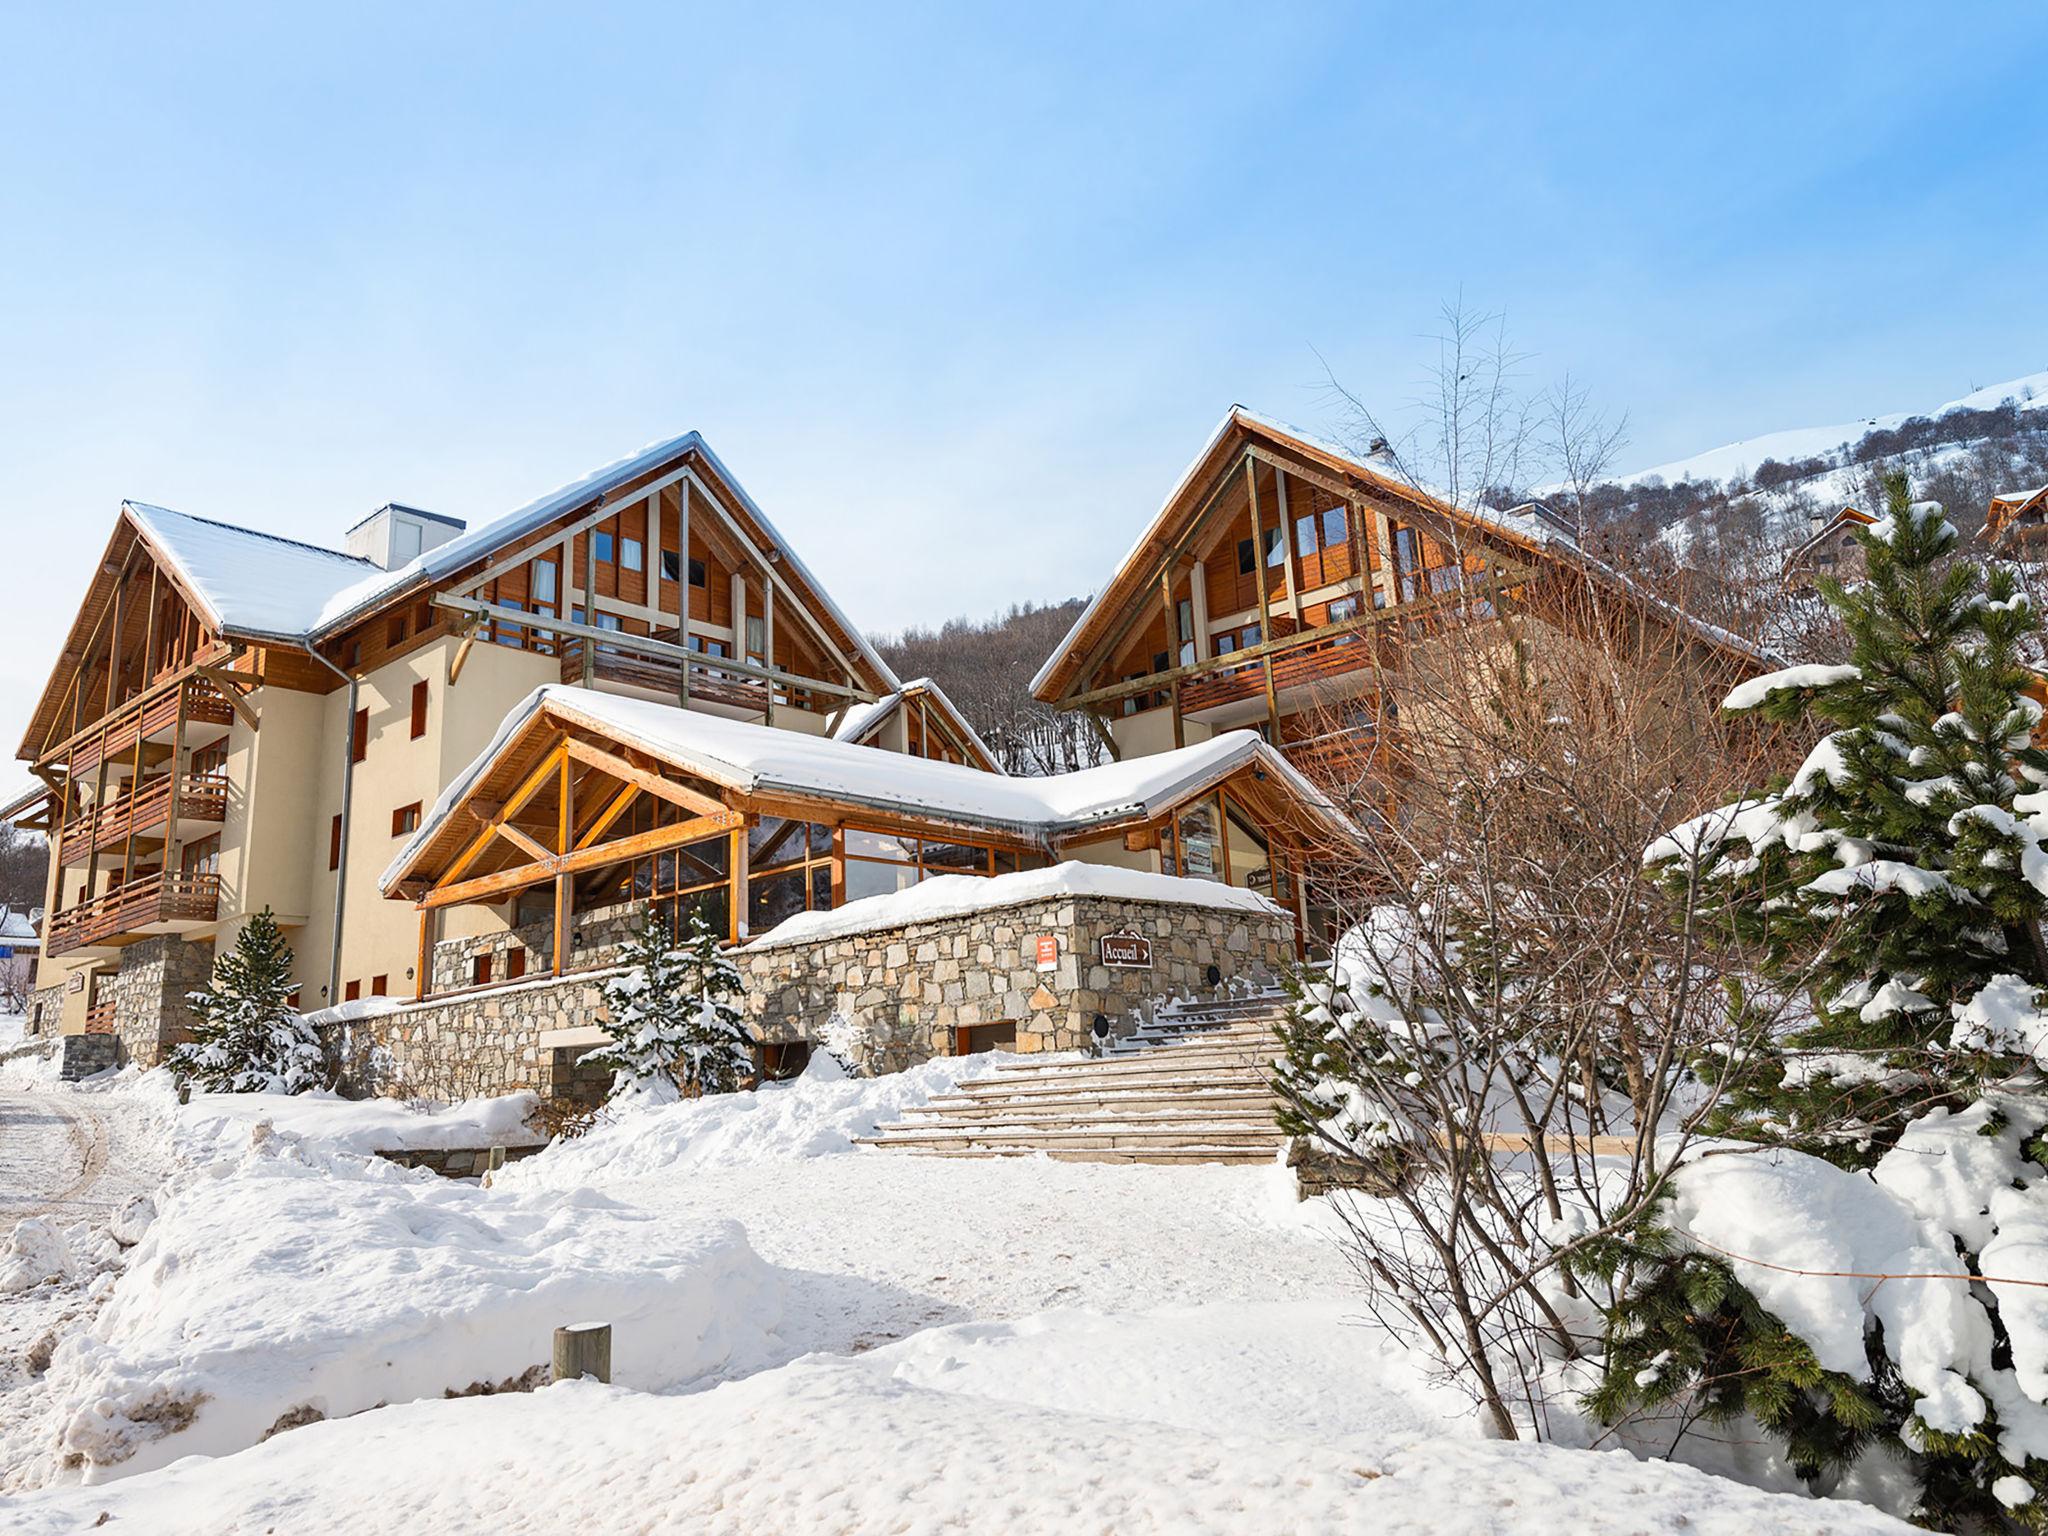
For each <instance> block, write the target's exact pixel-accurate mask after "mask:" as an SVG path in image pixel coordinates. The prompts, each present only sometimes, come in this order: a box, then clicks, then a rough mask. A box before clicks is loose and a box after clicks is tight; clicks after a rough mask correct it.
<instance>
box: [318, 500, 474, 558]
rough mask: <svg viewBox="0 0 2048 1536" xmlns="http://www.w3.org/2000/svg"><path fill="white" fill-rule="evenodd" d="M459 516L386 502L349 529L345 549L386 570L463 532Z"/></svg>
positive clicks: (418, 555)
mask: <svg viewBox="0 0 2048 1536" xmlns="http://www.w3.org/2000/svg"><path fill="white" fill-rule="evenodd" d="M463 527H464V524H463V521H462V519H461V518H459V517H443V516H442V515H441V514H440V513H438V512H423V511H421V510H420V509H419V508H418V507H406V506H401V505H399V504H398V503H397V502H395V501H393V502H387V503H386V504H385V505H383V506H381V507H379V508H378V509H377V510H376V511H374V512H372V513H371V514H370V515H369V516H368V517H366V518H364V519H363V520H362V521H361V522H360V523H357V524H356V525H355V527H353V528H351V529H349V531H348V538H347V542H346V543H345V544H344V546H343V547H344V548H346V549H347V550H348V552H349V553H350V554H352V555H355V556H357V557H358V558H360V559H364V560H368V561H369V562H371V563H372V564H373V565H378V566H381V567H383V568H384V569H385V570H387V571H395V570H397V569H398V568H399V567H400V566H402V565H410V564H411V563H412V562H413V561H414V560H417V559H418V558H419V557H420V556H421V555H423V554H425V553H426V552H427V551H428V550H430V549H432V548H433V547H434V546H435V545H437V544H446V543H447V542H448V541H449V540H450V539H452V538H454V537H455V535H457V534H458V533H460V532H462V530H463Z"/></svg>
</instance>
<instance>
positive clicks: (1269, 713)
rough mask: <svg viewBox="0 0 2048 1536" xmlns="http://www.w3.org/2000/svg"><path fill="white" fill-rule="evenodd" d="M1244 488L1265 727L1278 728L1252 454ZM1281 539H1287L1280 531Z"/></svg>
mask: <svg viewBox="0 0 2048 1536" xmlns="http://www.w3.org/2000/svg"><path fill="white" fill-rule="evenodd" d="M1244 489H1245V494H1246V495H1247V496H1249V497H1250V498H1251V503H1252V579H1253V581H1254V582H1255V584H1256V585H1257V587H1258V589H1259V649H1260V654H1261V656H1262V658H1263V660H1262V664H1263V666H1264V667H1265V671H1266V724H1267V727H1268V729H1270V730H1272V731H1274V732H1276V733H1277V732H1278V731H1279V729H1280V695H1279V693H1278V691H1277V690H1276V689H1275V688H1274V687H1273V654H1272V652H1271V651H1269V650H1267V649H1266V647H1267V646H1268V645H1270V644H1271V643H1272V640H1273V621H1272V611H1271V609H1270V607H1269V606H1268V604H1267V602H1266V540H1265V538H1264V536H1263V535H1262V534H1261V533H1260V531H1259V463H1258V460H1257V459H1256V458H1255V457H1253V456H1252V455H1251V454H1246V455H1245V461H1244ZM1280 536H1281V539H1282V540H1283V541H1284V540H1285V539H1286V537H1287V534H1286V531H1285V530H1284V529H1283V530H1282V531H1281V535H1280Z"/></svg>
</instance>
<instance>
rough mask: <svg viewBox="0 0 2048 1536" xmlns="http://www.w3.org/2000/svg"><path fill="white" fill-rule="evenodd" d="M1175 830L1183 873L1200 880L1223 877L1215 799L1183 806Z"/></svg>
mask: <svg viewBox="0 0 2048 1536" xmlns="http://www.w3.org/2000/svg"><path fill="white" fill-rule="evenodd" d="M1174 832H1175V836H1174V842H1175V843H1176V845H1177V846H1178V849H1179V854H1180V871H1179V872H1180V873H1181V874H1183V875H1190V876H1192V877H1194V878H1195V879H1197V880H1220V879H1222V878H1223V866H1222V860H1221V857H1220V855H1219V853H1218V850H1217V846H1216V833H1217V828H1216V806H1215V803H1214V802H1213V801H1209V800H1201V801H1197V802H1196V803H1195V804H1193V805H1191V806H1189V807H1187V808H1186V809H1185V810H1183V811H1182V812H1181V813H1180V816H1179V818H1178V821H1177V822H1176V824H1175V828H1174Z"/></svg>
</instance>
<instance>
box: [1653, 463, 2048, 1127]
mask: <svg viewBox="0 0 2048 1536" xmlns="http://www.w3.org/2000/svg"><path fill="white" fill-rule="evenodd" d="M1886 489H1887V492H1888V494H1889V496H1890V509H1889V516H1888V517H1887V519H1886V520H1885V521H1884V522H1882V523H1879V524H1877V525H1875V527H1874V528H1873V529H1872V530H1871V531H1870V532H1869V533H1867V534H1863V535H1860V537H1861V538H1862V540H1863V543H1864V545H1865V548H1866V549H1867V551H1868V569H1869V574H1868V579H1867V580H1866V581H1865V582H1864V583H1862V584H1861V585H1858V586H1856V587H1853V588H1844V587H1843V586H1842V585H1841V584H1840V583H1838V582H1834V581H1830V580H1825V579H1824V580H1823V581H1822V583H1821V586H1822V590H1823V593H1824V595H1825V596H1826V598H1827V600H1828V601H1829V602H1830V603H1831V604H1832V605H1833V607H1834V609H1835V611H1836V613H1837V614H1838V615H1839V617H1840V619H1841V621H1842V624H1843V626H1844V627H1845V628H1846V629H1847V631H1848V633H1849V636H1850V639H1851V641H1852V643H1853V647H1854V649H1853V651H1852V653H1851V660H1850V662H1849V663H1848V664H1847V665H1843V666H1808V667H1793V668H1790V669H1788V670H1787V671H1784V672H1778V673H1773V674H1771V675H1769V676H1766V677H1761V678H1758V679H1755V680H1754V681H1752V682H1750V683H1746V684H1744V685H1743V686H1741V687H1739V688H1737V689H1736V690H1735V691H1734V692H1733V693H1732V694H1730V695H1729V698H1728V707H1729V708H1730V709H1731V710H1736V711H1753V712H1754V713H1755V714H1757V715H1759V716H1761V717H1762V718H1764V719H1766V720H1770V721H1774V722H1777V723H1780V724H1792V723H1798V722H1801V721H1806V720H1815V721H1819V722H1822V723H1825V724H1828V725H1831V726H1833V727H1834V729H1833V730H1831V731H1830V732H1829V733H1828V734H1827V735H1826V736H1824V737H1823V738H1822V739H1821V741H1820V742H1819V744H1818V745H1817V746H1815V747H1814V749H1813V750H1812V752H1811V753H1809V754H1808V756H1807V758H1806V761H1805V762H1804V764H1802V766H1801V767H1800V769H1799V771H1798V772H1797V773H1796V774H1795V775H1794V776H1793V777H1792V779H1791V781H1790V782H1789V784H1786V785H1784V786H1783V787H1781V788H1779V789H1777V790H1775V791H1774V792H1771V793H1769V794H1766V795H1764V796H1762V797H1761V798H1760V799H1757V800H1754V801H1749V802H1744V803H1742V804H1740V805H1736V806H1730V807H1726V808H1724V809H1723V810H1721V811H1716V812H1712V813H1710V814H1709V815H1707V816H1704V817H1701V818H1698V819H1697V820H1696V821H1695V822H1693V823H1691V824H1690V825H1689V826H1688V827H1686V828H1683V829H1680V831H1679V833H1677V834H1675V835H1673V836H1671V837H1668V838H1665V839H1663V840H1661V841H1660V843H1659V844H1658V845H1657V846H1655V847H1654V848H1653V849H1652V850H1651V857H1652V860H1653V862H1654V863H1655V864H1657V865H1658V866H1659V867H1660V868H1661V869H1662V871H1663V874H1664V878H1665V879H1666V880H1667V881H1670V882H1672V883H1674V884H1675V885H1681V886H1682V885H1684V884H1685V883H1686V882H1688V881H1690V880H1693V879H1698V880H1700V881H1702V882H1703V883H1704V885H1705V887H1706V891H1707V894H1708V897H1709V904H1708V905H1707V906H1706V907H1705V908H1704V909H1703V911H1704V914H1705V915H1707V916H1708V917H1709V918H1710V919H1712V920H1718V921H1721V922H1725V923H1726V924H1727V925H1728V926H1729V928H1730V930H1731V931H1732V932H1734V933H1737V934H1740V935H1742V937H1743V938H1744V939H1746V940H1749V941H1752V942H1756V943H1760V944H1761V945H1763V946H1764V948H1765V951H1766V953H1767V956H1768V959H1769V963H1770V965H1769V975H1770V979H1772V980H1775V981H1785V980H1788V979H1796V980H1797V981H1798V983H1799V984H1801V985H1803V986H1805V987H1807V988H1809V989H1810V991H1811V993H1812V997H1813V1003H1814V1014H1815V1022H1814V1023H1813V1025H1812V1027H1810V1028H1808V1029H1804V1030H1802V1031H1799V1032H1797V1033H1795V1034H1793V1035H1791V1036H1790V1037H1789V1038H1787V1039H1785V1040H1783V1041H1782V1042H1781V1045H1782V1051H1783V1056H1784V1067H1785V1070H1784V1071H1782V1072H1771V1073H1764V1074H1756V1075H1754V1080H1755V1081H1756V1082H1757V1083H1758V1084H1760V1085H1761V1086H1760V1087H1759V1088H1758V1089H1756V1090H1754V1091H1749V1092H1745V1093H1743V1094H1741V1095H1738V1096H1736V1098H1735V1101H1734V1103H1733V1105H1732V1108H1731V1113H1730V1114H1729V1115H1727V1116H1725V1117H1724V1119H1723V1125H1722V1127H1721V1128H1724V1129H1728V1130H1731V1131H1740V1130H1741V1129H1742V1128H1744V1127H1747V1128H1748V1129H1749V1130H1752V1131H1756V1132H1761V1133H1765V1134H1768V1135H1769V1136H1770V1137H1771V1138H1772V1139H1774V1140H1779V1141H1783V1142H1785V1143H1787V1144H1789V1145H1793V1146H1797V1147H1800V1148H1801V1149H1802V1150H1805V1151H1810V1152H1813V1153H1816V1154H1818V1155H1820V1156H1824V1157H1829V1158H1831V1159H1833V1160H1834V1161H1837V1162H1840V1163H1842V1164H1843V1165H1844V1166H1849V1167H1857V1166H1865V1167H1867V1166H1869V1164H1870V1163H1872V1162H1874V1161H1875V1160H1876V1157H1877V1156H1878V1154H1879V1153H1881V1152H1882V1151H1883V1150H1884V1148H1886V1147H1888V1146H1890V1145H1891V1144H1892V1143H1893V1142H1894V1141H1896V1139H1897V1138H1898V1135H1899V1133H1900V1131H1902V1130H1903V1129H1904V1128H1905V1126H1906V1125H1907V1124H1908V1123H1910V1122H1911V1121H1912V1120H1913V1119H1914V1118H1915V1117H1917V1116H1918V1115H1920V1114H1922V1113H1924V1112H1925V1111H1926V1110H1927V1109H1929V1108H1930V1107H1932V1106H1935V1105H1941V1104H1945V1105H1948V1106H1950V1107H1951V1108H1960V1107H1961V1106H1962V1105H1964V1104H1967V1103H1969V1102H1970V1101H1971V1100H1973V1099H1974V1098H1975V1097H1976V1096H1977V1093H1978V1091H1979V1089H1980V1087H1981V1086H1982V1085H1983V1083H1985V1082H1986V1081H1987V1080H1990V1081H1997V1080H2002V1079H2003V1078H2005V1077H2006V1076H2007V1075H2009V1073H2010V1071H2011V1069H2012V1065H2013V1062H2012V1058H2011V1056H2010V1054H2009V1053H2002V1052H1999V1051H1997V1050H1993V1049H1987V1048H1985V1045H1986V1044H1987V1043H1986V1042H1979V1043H1977V1044H1970V1043H1968V1042H1958V1043H1957V1045H1956V1046H1955V1048H1951V1044H1950V1041H1949V1036H1950V1035H1951V1033H1952V1028H1953V1018H1954V1010H1956V1009H1957V1008H1959V1007H1961V1006H1962V1005H1965V1004H1967V1003H1968V1002H1969V1001H1970V1000H1971V999H1972V998H1973V997H1974V996H1976V994H1977V993H1978V991H1979V990H1980V989H1982V988H1983V987H1984V986H1985V985H1986V984H1987V983H1989V982H1990V981H1992V980H1993V979H1994V978H1995V977H1999V976H2015V977H2018V978H2020V979H2021V980H2022V981H2024V982H2025V984H2026V985H2027V986H2028V987H2029V988H2037V987H2040V986H2043V985H2044V984H2048V950H2044V948H2043V944H2042V936H2041V927H2040V925H2041V921H2042V918H2043V916H2044V915H2048V856H2044V855H2043V853H2042V850H2041V847H2040V834H2039V832H2037V831H2033V830H2031V829H2030V828H2029V826H2028V825H2027V821H2028V813H2029V812H2030V811H2031V810H2033V809H2034V807H2033V805H2032V802H2033V801H2035V800H2037V799H2038V800H2040V801H2041V808H2042V809H2044V810H2048V798H2044V797H2041V796H2039V795H2038V794H2036V793H2035V792H2036V791H2038V790H2040V789H2041V788H2042V787H2043V786H2048V753H2044V752H2043V751H2041V749H2039V748H2038V747H2036V746H2034V745H2033V741H2032V732H2033V729H2034V727H2035V725H2036V724H2037V723H2038V722H2039V720H2040V718H2041V713H2042V711H2041V706H2040V704H2039V703H2037V702H2036V700H2035V699H2034V698H2033V697H2032V696H2031V694H2030V692H2029V690H2030V689H2033V688H2038V687H2039V686H2040V682H2041V680H2040V678H2039V677H2037V676H2036V675H2035V674H2034V673H2033V672H2032V671H2031V670H2030V669H2029V668H2028V667H2027V666H2026V665H2025V664H2024V661H2023V659H2022V657H2023V646H2024V645H2025V643H2026V642H2027V640H2028V639H2029V637H2030V636H2032V635H2033V634H2034V632H2035V629H2036V626H2037V619H2036V616H2035V614H2034V613H2033V611H2032V609H2031V607H2030V606H2029V605H2028V603H2027V600H2026V598H2025V597H2024V596H2023V595H2021V594H2020V592H2019V589H2018V586H2017V583H2016V581H2015V579H2014V577H2013V575H2012V573H2011V572H2010V571H2009V570H2007V569H2005V568H2003V567H1994V568H1993V569H1991V570H1990V571H1989V572H1986V571H1985V570H1984V569H1982V568H1981V567H1979V566H1977V565H1975V564H1973V563H1972V562H1970V561H1967V560H1961V559H1956V560H1948V559H1947V557H1948V556H1949V555H1950V554H1951V553H1952V551H1953V547H1954V545H1955V542H1956V530H1955V528H1954V526H1953V525H1952V524H1950V523H1949V522H1948V521H1947V520H1946V519H1944V518H1943V517H1942V515H1941V508H1940V507H1939V506H1938V505H1936V504H1935V503H1932V502H1921V503H1917V504H1916V503H1913V502H1912V501H1911V500H1910V499H1909V497H1908V495H1907V491H1906V482H1905V477H1904V476H1902V475H1895V476H1893V477H1891V478H1890V479H1889V480H1888V481H1887V485H1886ZM1945 562H1946V563H1945ZM2044 821H2048V818H2044ZM1745 845H1746V846H1745ZM1731 849H1732V850H1733V851H1730V850H1731Z"/></svg>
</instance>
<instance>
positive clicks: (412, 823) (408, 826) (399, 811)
mask: <svg viewBox="0 0 2048 1536" xmlns="http://www.w3.org/2000/svg"><path fill="white" fill-rule="evenodd" d="M419 829H420V802H419V801H417V800H415V801H413V802H412V804H410V805H401V806H398V807H396V808H395V809H394V810H393V811H392V812H391V835H392V836H393V837H410V836H412V835H413V833H415V832H417V831H419Z"/></svg>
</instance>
